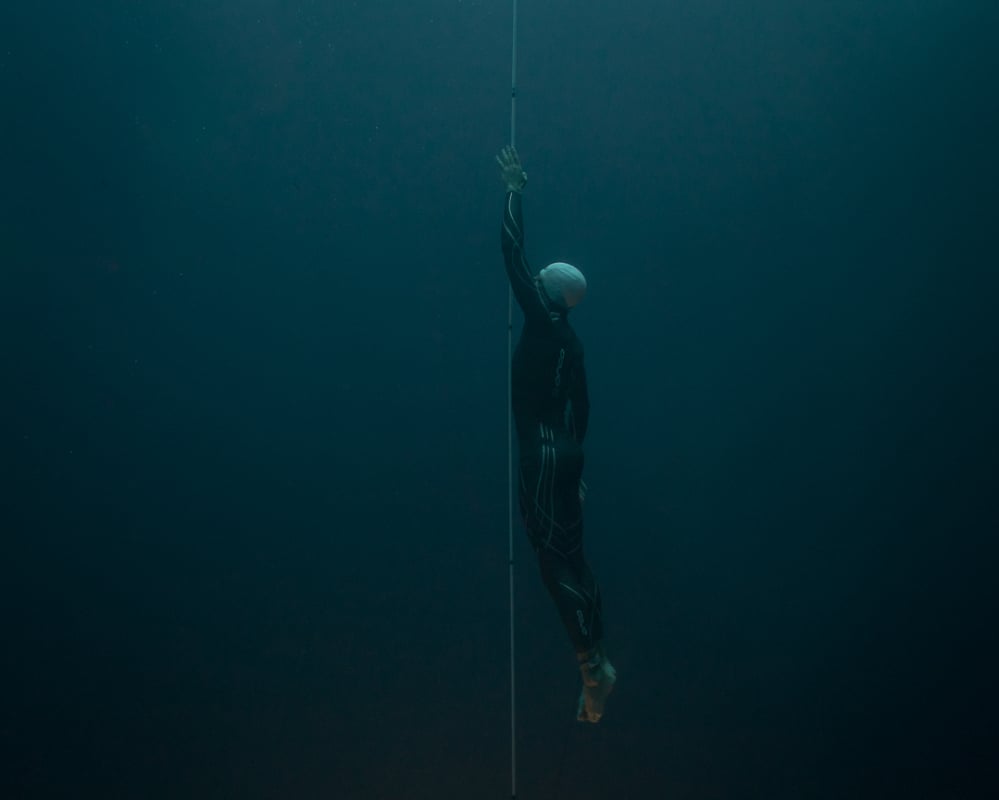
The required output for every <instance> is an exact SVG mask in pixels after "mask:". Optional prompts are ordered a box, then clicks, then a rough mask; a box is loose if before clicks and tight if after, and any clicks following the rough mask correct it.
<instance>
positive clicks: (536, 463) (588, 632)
mask: <svg viewBox="0 0 999 800" xmlns="http://www.w3.org/2000/svg"><path fill="white" fill-rule="evenodd" d="M501 239H502V246H503V255H504V257H505V259H506V271H507V275H508V276H509V278H510V286H511V287H512V289H513V294H514V297H516V298H517V303H518V304H519V305H520V307H521V309H522V310H523V312H524V330H523V333H522V334H521V337H520V341H519V342H518V343H517V349H516V350H515V352H514V354H513V364H512V394H513V397H512V401H513V416H514V421H515V423H516V426H517V440H518V442H519V445H520V470H519V472H520V480H519V485H520V490H519V495H520V513H521V516H522V517H523V520H524V526H525V527H526V528H527V534H528V536H529V538H530V540H531V544H532V546H533V547H534V549H535V551H536V552H537V554H538V563H539V564H540V566H541V577H542V579H543V580H544V583H545V586H546V587H547V588H548V591H549V593H550V594H551V596H552V599H553V600H554V601H555V605H556V606H557V607H558V610H559V614H560V616H561V617H562V622H563V624H564V625H565V627H566V630H567V631H568V633H569V638H570V639H571V640H572V643H573V646H574V647H575V648H576V652H577V653H584V652H589V651H591V650H592V649H593V648H594V646H595V645H596V644H598V643H599V642H600V640H601V639H602V638H603V630H602V621H601V608H600V591H599V589H598V587H597V582H596V579H595V578H594V577H593V573H592V571H591V570H590V568H589V566H588V565H587V563H586V560H585V558H584V557H583V506H582V502H581V500H580V497H579V490H580V481H581V479H582V475H583V438H584V437H585V436H586V426H587V422H588V420H589V414H590V403H589V397H588V395H587V389H586V371H585V369H584V367H583V345H582V343H581V342H580V341H579V337H578V336H576V332H575V331H574V330H573V329H572V326H571V325H569V321H568V318H567V317H568V309H567V308H565V307H564V306H561V305H559V304H557V303H555V302H553V301H552V300H551V299H550V298H549V297H548V295H547V294H546V292H545V290H544V287H542V286H541V283H540V281H539V280H538V279H537V278H536V277H535V276H534V274H532V272H531V269H530V267H529V266H528V263H527V259H526V257H525V256H524V226H523V216H522V213H521V196H520V194H518V193H517V192H508V193H507V196H506V204H505V206H504V213H503V229H502V236H501Z"/></svg>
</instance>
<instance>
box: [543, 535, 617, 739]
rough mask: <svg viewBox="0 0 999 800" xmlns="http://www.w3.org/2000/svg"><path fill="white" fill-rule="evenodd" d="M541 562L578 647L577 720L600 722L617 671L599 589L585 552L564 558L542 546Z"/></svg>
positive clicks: (551, 589)
mask: <svg viewBox="0 0 999 800" xmlns="http://www.w3.org/2000/svg"><path fill="white" fill-rule="evenodd" d="M538 563H539V565H540V567H541V578H542V580H543V581H544V584H545V587H546V588H547V589H548V592H549V594H550V595H551V597H552V600H554V601H555V607H556V608H557V609H558V612H559V616H560V617H561V618H562V624H563V625H564V626H565V629H566V632H567V633H568V634H569V639H570V641H571V642H572V645H573V647H574V648H575V650H576V659H577V661H578V663H579V670H580V673H581V675H582V678H583V691H582V693H581V695H580V698H579V705H578V708H577V714H576V716H577V719H579V720H580V721H581V722H599V721H600V718H601V717H602V716H603V713H604V705H605V703H606V702H607V697H608V695H609V694H610V693H611V691H612V690H613V688H614V683H615V682H616V681H617V672H616V671H615V669H614V666H613V665H612V664H611V663H610V660H609V659H608V658H607V655H606V653H605V652H604V647H603V620H602V615H601V602H600V589H599V587H598V586H597V583H596V580H595V579H594V577H593V573H592V572H591V571H590V569H589V567H588V566H587V565H586V562H585V560H584V559H583V556H582V551H577V554H575V555H574V556H573V557H570V558H565V557H564V556H562V555H559V554H557V553H554V552H552V551H551V550H545V549H540V550H539V551H538Z"/></svg>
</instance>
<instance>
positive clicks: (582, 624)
mask: <svg viewBox="0 0 999 800" xmlns="http://www.w3.org/2000/svg"><path fill="white" fill-rule="evenodd" d="M576 619H578V620H579V630H581V631H582V632H583V636H589V635H590V632H589V631H588V630H586V623H585V622H584V621H583V612H582V611H580V610H579V609H578V608H577V609H576Z"/></svg>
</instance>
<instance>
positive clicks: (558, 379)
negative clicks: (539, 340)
mask: <svg viewBox="0 0 999 800" xmlns="http://www.w3.org/2000/svg"><path fill="white" fill-rule="evenodd" d="M563 364H565V348H564V347H563V348H561V349H560V350H559V351H558V366H557V367H555V393H558V388H559V386H561V385H562V365H563Z"/></svg>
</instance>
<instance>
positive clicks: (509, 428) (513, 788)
mask: <svg viewBox="0 0 999 800" xmlns="http://www.w3.org/2000/svg"><path fill="white" fill-rule="evenodd" d="M511 39H512V42H513V45H512V49H511V54H510V146H511V147H515V146H516V144H517V138H516V137H517V0H513V34H512V36H511ZM506 365H507V366H506V472H507V512H508V513H507V520H508V523H509V524H508V529H509V564H510V797H511V798H516V797H517V682H516V678H517V672H516V659H515V658H514V654H515V649H514V646H515V639H514V613H513V404H512V399H513V288H512V287H511V289H510V290H509V292H508V294H507V310H506Z"/></svg>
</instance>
